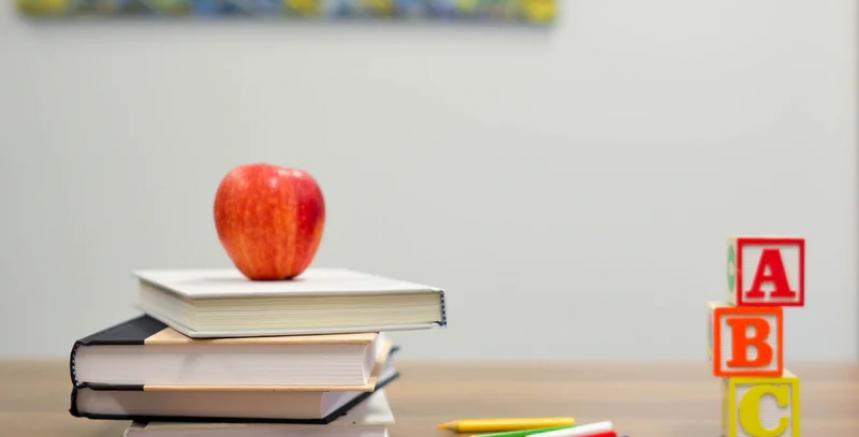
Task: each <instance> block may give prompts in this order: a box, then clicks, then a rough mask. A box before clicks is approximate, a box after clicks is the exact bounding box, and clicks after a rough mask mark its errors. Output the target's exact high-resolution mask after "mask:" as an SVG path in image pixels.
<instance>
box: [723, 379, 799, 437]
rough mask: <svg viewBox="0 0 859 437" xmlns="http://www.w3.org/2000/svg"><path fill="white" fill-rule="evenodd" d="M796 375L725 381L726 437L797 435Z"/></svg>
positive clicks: (724, 419)
mask: <svg viewBox="0 0 859 437" xmlns="http://www.w3.org/2000/svg"><path fill="white" fill-rule="evenodd" d="M799 407H800V400H799V378H797V377H796V376H795V375H793V374H792V373H790V372H789V371H785V372H784V374H783V375H782V376H779V377H775V378H758V377H734V378H728V379H727V380H726V382H725V398H724V402H723V408H724V411H723V413H724V414H723V427H724V435H725V437H799V435H800V420H799V414H800V413H799V409H800V408H799Z"/></svg>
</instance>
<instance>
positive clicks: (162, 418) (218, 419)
mask: <svg viewBox="0 0 859 437" xmlns="http://www.w3.org/2000/svg"><path fill="white" fill-rule="evenodd" d="M392 352H393V350H392ZM399 377H400V373H399V372H396V373H394V374H393V375H391V376H390V377H388V378H385V379H380V380H379V382H378V383H376V390H379V389H381V388H383V387H385V386H386V385H388V384H389V383H391V382H392V381H394V380H395V379H397V378H399ZM81 388H89V389H91V390H114V391H120V390H139V391H142V390H143V386H130V385H128V386H126V385H121V386H119V385H107V384H86V383H84V384H81V385H78V386H75V387H74V388H72V399H71V401H72V406H71V408H70V409H69V413H71V414H72V416H75V417H86V418H88V419H99V420H133V421H135V422H141V423H148V422H208V423H291V424H304V425H327V424H329V423H331V422H333V421H334V420H336V419H337V418H339V417H341V416H343V415H344V414H346V413H348V412H349V410H351V409H352V408H354V407H355V406H357V405H358V404H360V403H361V402H364V401H365V400H367V398H369V397H370V396H371V395H372V394H373V393H374V392H372V391H368V392H363V393H361V394H360V395H358V396H356V397H355V398H354V399H352V400H351V401H349V402H347V403H346V404H344V405H343V406H342V407H340V408H338V409H337V410H335V411H333V412H332V413H331V414H329V415H328V416H326V417H323V418H321V419H271V418H257V419H253V418H247V417H190V416H188V417H177V416H137V415H112V414H91V413H85V412H82V411H79V410H78V407H77V394H78V390H79V389H81Z"/></svg>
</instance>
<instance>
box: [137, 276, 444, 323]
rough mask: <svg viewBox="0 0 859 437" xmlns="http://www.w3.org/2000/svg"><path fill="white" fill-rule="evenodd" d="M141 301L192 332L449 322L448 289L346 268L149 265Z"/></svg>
mask: <svg viewBox="0 0 859 437" xmlns="http://www.w3.org/2000/svg"><path fill="white" fill-rule="evenodd" d="M135 275H137V277H138V278H139V279H140V292H139V299H138V306H139V307H140V308H141V309H143V310H144V311H145V312H146V313H148V314H149V315H151V316H152V317H154V318H156V319H159V320H161V321H162V322H164V323H166V324H168V325H170V326H171V327H173V328H174V329H176V330H177V331H179V332H181V333H183V334H185V335H187V336H190V337H245V336H269V335H301V334H329V333H356V332H357V333H362V332H378V331H390V330H404V329H422V328H430V327H433V326H444V325H445V324H446V323H447V319H446V314H445V301H444V291H443V290H442V289H440V288H436V287H431V286H427V285H421V284H415V283H412V282H406V281H400V280H395V279H388V278H383V277H379V276H373V275H368V274H365V273H359V272H354V271H351V270H343V269H309V270H307V271H305V272H304V273H303V274H301V275H300V276H299V277H297V278H295V279H291V280H284V281H251V280H248V279H246V278H245V277H244V276H242V275H241V273H239V272H238V271H237V270H235V269H225V270H143V271H138V272H135Z"/></svg>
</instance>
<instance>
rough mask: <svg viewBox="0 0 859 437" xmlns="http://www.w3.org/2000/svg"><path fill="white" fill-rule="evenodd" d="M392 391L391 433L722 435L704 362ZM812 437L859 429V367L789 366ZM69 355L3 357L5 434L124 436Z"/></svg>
mask: <svg viewBox="0 0 859 437" xmlns="http://www.w3.org/2000/svg"><path fill="white" fill-rule="evenodd" d="M398 368H399V369H400V371H401V373H402V378H401V379H400V380H399V381H397V382H395V383H393V384H392V385H391V386H390V387H389V388H388V389H387V392H388V397H389V400H390V402H391V407H392V408H393V410H394V414H395V416H396V419H397V423H396V425H394V426H393V428H392V430H391V435H392V437H421V436H444V435H448V436H450V435H452V434H447V433H445V432H442V431H436V429H435V424H436V423H438V422H442V421H446V420H450V419H455V418H462V417H466V416H468V417H481V416H548V415H573V416H575V417H576V418H577V419H578V420H579V421H580V423H584V422H590V421H598V420H612V421H614V422H615V425H616V426H617V428H618V429H619V430H620V431H621V432H622V433H623V434H628V435H630V436H632V437H666V436H684V437H690V436H695V437H716V436H718V435H720V423H719V417H720V412H721V409H720V408H721V407H720V402H721V389H720V386H719V382H718V380H716V379H714V378H712V377H711V376H710V375H709V373H708V367H707V364H706V363H705V362H700V363H665V364H656V363H649V364H640V363H625V364H621V363H582V362H578V363H553V364H537V363H533V364H504V363H437V364H430V363H418V362H412V363H401V364H399V365H398ZM791 370H792V371H793V372H794V373H796V374H798V375H799V376H800V378H801V383H802V394H801V398H802V409H803V417H802V431H803V434H804V435H806V436H811V437H824V436H845V437H846V436H859V364H856V363H853V364H808V365H799V366H793V367H791ZM68 378H69V376H68V368H67V365H66V363H65V362H62V361H5V362H3V361H0V435H3V436H7V435H8V436H64V437H84V436H88V437H89V436H121V435H122V431H123V430H124V429H125V426H126V425H127V423H126V422H111V421H98V420H88V419H78V418H74V417H71V416H69V414H68V412H67V410H68V407H69V405H68V403H69V390H70V388H71V386H70V383H69V380H68Z"/></svg>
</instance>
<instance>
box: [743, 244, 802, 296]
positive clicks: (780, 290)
mask: <svg viewBox="0 0 859 437" xmlns="http://www.w3.org/2000/svg"><path fill="white" fill-rule="evenodd" d="M767 272H769V273H767ZM767 282H771V283H772V284H773V286H774V288H773V291H772V294H770V297H775V298H780V299H793V298H795V297H796V292H795V291H793V290H791V289H790V285H789V284H788V283H787V274H786V273H785V272H784V263H783V262H782V260H781V251H779V250H778V249H764V250H763V251H762V252H761V260H760V261H759V262H758V271H757V272H756V273H755V280H754V281H753V282H752V288H751V289H750V290H749V291H747V292H746V297H747V298H751V299H763V298H764V297H766V296H765V295H764V291H763V290H761V286H762V285H763V284H764V283H767Z"/></svg>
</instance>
